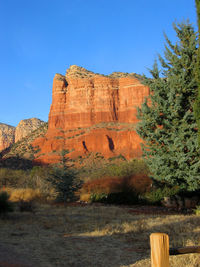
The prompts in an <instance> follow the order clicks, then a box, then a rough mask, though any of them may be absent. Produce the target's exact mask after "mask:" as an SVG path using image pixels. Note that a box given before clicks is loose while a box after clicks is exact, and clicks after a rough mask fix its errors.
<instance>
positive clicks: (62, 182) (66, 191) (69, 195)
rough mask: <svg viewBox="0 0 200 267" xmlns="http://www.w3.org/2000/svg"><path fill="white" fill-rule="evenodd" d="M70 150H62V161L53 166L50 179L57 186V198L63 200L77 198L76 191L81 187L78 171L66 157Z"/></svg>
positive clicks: (67, 200)
mask: <svg viewBox="0 0 200 267" xmlns="http://www.w3.org/2000/svg"><path fill="white" fill-rule="evenodd" d="M68 153H69V151H68V150H62V151H61V153H60V162H59V163H58V164H57V165H55V166H54V167H53V170H52V173H51V175H50V177H49V179H48V180H49V181H50V182H51V183H52V185H53V186H54V187H55V190H56V193H57V200H58V201H61V202H71V201H74V200H75V199H76V197H75V192H76V191H77V190H78V189H79V187H80V181H79V180H78V179H77V173H76V172H75V170H73V169H72V168H69V166H68V161H69V158H66V156H65V155H66V154H68Z"/></svg>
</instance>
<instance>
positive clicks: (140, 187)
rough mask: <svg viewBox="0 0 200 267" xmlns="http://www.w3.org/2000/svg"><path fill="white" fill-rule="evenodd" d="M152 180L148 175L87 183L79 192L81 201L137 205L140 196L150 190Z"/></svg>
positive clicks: (109, 178) (110, 178) (112, 178)
mask: <svg viewBox="0 0 200 267" xmlns="http://www.w3.org/2000/svg"><path fill="white" fill-rule="evenodd" d="M150 185H151V180H150V179H149V177H148V176H147V175H142V174H138V175H135V176H130V177H122V178H118V177H104V178H101V179H96V180H92V181H89V182H86V183H85V184H84V185H83V186H82V188H81V189H80V190H79V194H80V200H81V201H92V202H104V203H110V204H111V203H112V204H114V203H115V204H135V203H136V202H138V196H139V195H140V194H142V193H144V192H146V191H148V190H149V188H150Z"/></svg>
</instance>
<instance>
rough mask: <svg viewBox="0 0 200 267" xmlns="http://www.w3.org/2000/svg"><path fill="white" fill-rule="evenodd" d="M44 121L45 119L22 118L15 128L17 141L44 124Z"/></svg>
mask: <svg viewBox="0 0 200 267" xmlns="http://www.w3.org/2000/svg"><path fill="white" fill-rule="evenodd" d="M44 123H45V122H44V121H42V120H40V119H37V118H31V119H25V120H21V121H20V122H19V124H18V125H17V127H16V130H15V142H17V141H19V140H20V139H22V138H24V137H26V136H27V135H29V134H30V133H31V132H33V131H34V130H36V129H38V128H39V127H40V126H42V125H43V124H44Z"/></svg>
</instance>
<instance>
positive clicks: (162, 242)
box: [150, 233, 169, 267]
mask: <svg viewBox="0 0 200 267" xmlns="http://www.w3.org/2000/svg"><path fill="white" fill-rule="evenodd" d="M150 244H151V267H169V236H168V235H167V234H164V233H153V234H151V235H150Z"/></svg>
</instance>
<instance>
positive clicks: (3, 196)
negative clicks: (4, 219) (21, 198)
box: [0, 192, 13, 214]
mask: <svg viewBox="0 0 200 267" xmlns="http://www.w3.org/2000/svg"><path fill="white" fill-rule="evenodd" d="M11 211H13V204H12V203H11V202H10V201H9V195H8V193H7V192H1V193H0V214H5V213H7V212H11Z"/></svg>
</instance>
